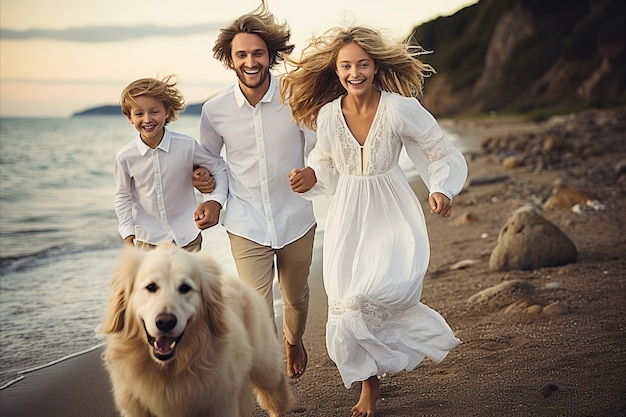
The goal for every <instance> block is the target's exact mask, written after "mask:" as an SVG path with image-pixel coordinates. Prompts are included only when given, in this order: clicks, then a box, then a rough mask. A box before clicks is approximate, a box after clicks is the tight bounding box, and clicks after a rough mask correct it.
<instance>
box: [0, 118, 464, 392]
mask: <svg viewBox="0 0 626 417" xmlns="http://www.w3.org/2000/svg"><path fill="white" fill-rule="evenodd" d="M169 127H170V128H171V129H172V130H174V131H178V132H181V133H185V134H188V135H190V136H193V137H197V135H198V131H199V118H198V117H196V116H181V117H180V118H179V120H177V121H176V122H173V123H172V124H170V126H169ZM134 136H135V130H134V128H133V127H132V125H131V124H130V123H129V122H128V121H127V120H126V118H125V117H123V116H122V115H120V116H91V117H80V118H69V119H61V118H54V119H37V118H1V119H0V333H1V337H0V387H2V386H3V385H5V384H7V383H11V382H13V381H15V380H16V379H18V378H19V377H20V375H22V374H23V373H24V371H28V370H31V369H33V368H36V367H39V366H45V365H46V364H49V363H51V362H54V361H57V360H60V359H62V358H64V357H66V356H69V355H72V354H75V353H77V352H81V351H84V350H88V349H91V348H93V347H96V346H98V345H99V344H101V343H102V342H103V340H102V339H101V338H100V337H99V335H98V332H97V328H98V326H99V324H100V323H101V321H102V317H103V314H104V311H105V306H106V303H107V300H108V298H109V296H110V281H111V277H112V274H113V270H114V268H115V265H116V262H117V259H118V257H119V255H120V254H121V251H122V248H123V242H122V240H121V238H120V236H119V235H118V232H117V218H116V216H115V211H114V206H113V194H114V190H115V183H114V179H113V160H114V157H115V153H116V152H117V150H118V149H120V148H121V147H122V146H123V145H125V144H126V143H127V142H128V141H130V140H132V138H133V137H134ZM451 139H452V140H453V141H457V142H458V140H457V138H456V137H451ZM457 145H458V143H457ZM459 147H460V146H459ZM460 148H461V149H462V147H460ZM462 150H463V149H462ZM401 164H402V166H403V168H404V169H405V172H406V173H407V176H409V177H415V176H416V173H415V170H414V169H412V167H411V163H410V161H409V160H408V158H407V157H406V155H404V156H403V158H402V160H401ZM315 212H316V217H317V220H318V234H321V233H323V228H324V215H325V207H324V204H323V203H319V204H318V203H316V205H315ZM203 238H204V242H203V251H210V253H211V254H212V256H213V257H215V258H216V260H217V261H218V262H219V263H220V264H221V265H222V267H223V269H224V270H225V272H227V273H232V274H235V267H234V262H233V260H232V256H231V254H230V246H229V243H228V238H227V237H226V233H225V231H224V229H223V228H222V227H221V226H216V227H214V228H211V229H208V230H205V231H203ZM321 242H322V238H321V237H318V238H316V245H321ZM276 293H277V291H276ZM279 302H280V300H276V303H279ZM277 311H280V309H277ZM277 322H280V320H278V318H277Z"/></svg>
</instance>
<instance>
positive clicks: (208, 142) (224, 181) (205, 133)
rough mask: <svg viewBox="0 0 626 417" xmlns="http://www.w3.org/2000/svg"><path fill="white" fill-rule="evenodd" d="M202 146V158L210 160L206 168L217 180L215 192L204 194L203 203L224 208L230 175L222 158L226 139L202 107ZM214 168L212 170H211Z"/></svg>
mask: <svg viewBox="0 0 626 417" xmlns="http://www.w3.org/2000/svg"><path fill="white" fill-rule="evenodd" d="M200 145H201V148H203V151H205V152H206V153H207V154H208V156H207V155H206V154H204V155H203V156H202V157H204V158H208V161H207V163H208V164H209V166H207V165H204V164H199V165H202V166H205V167H206V168H208V169H209V171H210V172H211V175H213V177H214V178H215V191H213V192H212V193H211V194H203V201H211V200H214V201H217V202H218V203H220V204H221V205H222V208H224V206H225V204H226V199H227V197H228V173H227V168H226V162H225V161H224V158H222V156H221V152H222V148H223V147H224V139H223V138H222V137H221V136H220V135H219V134H218V133H217V132H216V131H215V128H214V127H213V123H211V119H210V118H209V116H208V114H207V112H206V111H205V109H204V106H203V107H202V114H201V116H200ZM211 167H212V169H211Z"/></svg>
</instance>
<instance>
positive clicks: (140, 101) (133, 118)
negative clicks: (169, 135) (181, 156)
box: [128, 96, 169, 145]
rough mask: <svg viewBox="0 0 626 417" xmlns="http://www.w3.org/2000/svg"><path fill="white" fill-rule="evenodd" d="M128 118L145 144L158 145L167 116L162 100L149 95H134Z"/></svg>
mask: <svg viewBox="0 0 626 417" xmlns="http://www.w3.org/2000/svg"><path fill="white" fill-rule="evenodd" d="M135 102H136V103H133V105H132V107H131V111H130V116H129V117H128V120H130V122H131V123H132V124H133V126H135V129H137V131H138V132H139V134H140V135H141V139H143V141H144V142H145V143H146V144H147V145H158V144H159V142H161V139H162V138H163V127H164V126H165V121H166V120H167V117H168V116H169V114H168V112H167V111H166V110H165V105H164V104H163V102H162V101H161V100H159V99H157V98H154V97H150V96H138V97H135Z"/></svg>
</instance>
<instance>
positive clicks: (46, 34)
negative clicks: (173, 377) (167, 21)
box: [0, 23, 223, 43]
mask: <svg viewBox="0 0 626 417" xmlns="http://www.w3.org/2000/svg"><path fill="white" fill-rule="evenodd" d="M222 26H223V23H206V24H205V23H203V24H197V25H191V26H156V25H148V24H143V25H133V26H81V27H73V28H66V29H25V30H15V29H6V28H0V39H3V40H28V39H52V40H59V41H67V42H81V43H102V42H119V41H126V40H134V39H142V38H150V37H163V36H165V37H183V36H190V35H197V34H201V33H209V32H214V31H218V30H219V28H220V27H222Z"/></svg>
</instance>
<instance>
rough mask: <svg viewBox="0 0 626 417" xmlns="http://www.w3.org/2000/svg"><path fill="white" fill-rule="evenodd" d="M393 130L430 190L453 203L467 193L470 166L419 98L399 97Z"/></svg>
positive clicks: (395, 107)
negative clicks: (459, 196)
mask: <svg viewBox="0 0 626 417" xmlns="http://www.w3.org/2000/svg"><path fill="white" fill-rule="evenodd" d="M392 107H393V109H394V110H393V111H392V114H393V117H396V118H397V120H395V121H394V123H392V126H397V127H398V131H397V133H398V135H399V136H400V138H401V140H402V143H403V144H404V147H405V148H406V151H407V155H408V156H409V158H410V159H411V161H412V162H413V164H414V165H415V168H416V169H417V171H418V172H419V174H420V176H421V177H422V180H423V181H424V183H425V184H426V186H427V187H428V191H429V195H432V194H433V193H435V192H439V193H442V194H444V195H445V196H447V197H448V198H449V199H450V200H452V198H453V197H454V196H456V195H457V194H458V193H459V192H461V190H462V189H463V185H464V184H465V180H466V179H467V162H466V161H465V157H464V156H463V154H462V153H461V152H460V151H459V150H458V149H457V148H456V147H455V146H454V145H453V144H452V142H451V141H450V140H449V139H448V137H447V136H446V135H445V133H444V131H443V130H442V129H441V127H440V126H439V124H438V123H437V121H436V120H435V118H434V117H433V115H432V114H430V113H429V112H428V111H427V110H426V109H424V107H422V105H421V104H420V102H419V101H417V99H415V98H409V97H402V96H395V97H394V101H393V106H392Z"/></svg>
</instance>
